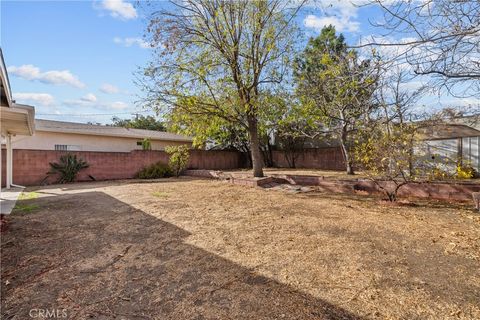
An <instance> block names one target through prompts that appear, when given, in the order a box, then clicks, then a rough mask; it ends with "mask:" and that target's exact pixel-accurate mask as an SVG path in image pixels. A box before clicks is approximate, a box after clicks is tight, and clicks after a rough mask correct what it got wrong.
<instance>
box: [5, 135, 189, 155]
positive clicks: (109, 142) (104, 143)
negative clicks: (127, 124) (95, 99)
mask: <svg viewBox="0 0 480 320" xmlns="http://www.w3.org/2000/svg"><path fill="white" fill-rule="evenodd" d="M137 141H142V139H136V138H125V137H109V136H97V135H86V134H74V133H59V132H47V131H36V132H35V134H34V135H33V136H31V137H24V136H18V137H15V138H14V139H13V148H14V149H32V150H55V145H68V146H71V148H69V149H70V150H78V151H104V152H130V151H132V150H141V149H142V146H138V145H137ZM182 144H190V143H188V142H178V141H162V140H151V145H152V150H164V148H165V147H166V146H171V145H182Z"/></svg>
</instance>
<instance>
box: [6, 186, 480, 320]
mask: <svg viewBox="0 0 480 320" xmlns="http://www.w3.org/2000/svg"><path fill="white" fill-rule="evenodd" d="M7 221H8V225H7V227H8V228H7V230H6V231H4V232H2V235H1V237H2V239H1V240H2V241H1V250H2V252H1V262H2V270H1V272H2V279H1V281H2V282H1V294H2V297H1V303H2V310H1V312H2V317H1V318H2V319H29V318H30V316H31V315H32V311H31V310H34V311H33V316H35V315H38V314H39V312H40V311H41V310H43V311H41V312H44V311H45V310H49V311H50V312H51V311H52V310H55V311H57V312H59V311H58V310H61V311H60V314H61V315H62V313H61V312H63V311H64V312H66V314H67V315H68V318H70V319H480V270H479V266H480V215H479V214H478V213H475V212H474V211H473V210H472V208H471V205H470V204H468V205H451V204H445V203H441V202H430V203H426V202H422V203H418V204H417V205H405V206H389V205H383V204H382V203H381V202H379V201H378V199H375V198H369V197H355V196H351V195H348V196H347V195H332V194H323V193H317V192H311V193H300V194H291V193H286V192H283V191H278V190H263V189H256V188H248V187H242V186H237V185H232V184H228V183H225V182H220V181H210V180H194V179H189V178H181V179H161V180H157V181H155V182H139V181H116V182H95V183H79V184H71V185H62V186H58V185H57V186H50V187H41V188H30V189H29V190H27V193H26V194H25V195H24V196H23V198H22V200H21V201H19V202H18V204H17V209H16V210H15V211H14V213H13V214H12V215H11V216H9V217H8V218H7ZM29 313H30V315H29ZM37 318H38V317H37Z"/></svg>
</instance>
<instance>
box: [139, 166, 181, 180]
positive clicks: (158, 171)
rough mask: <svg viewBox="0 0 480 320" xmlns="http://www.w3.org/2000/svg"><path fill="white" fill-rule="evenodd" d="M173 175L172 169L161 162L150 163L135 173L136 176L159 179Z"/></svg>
mask: <svg viewBox="0 0 480 320" xmlns="http://www.w3.org/2000/svg"><path fill="white" fill-rule="evenodd" d="M171 176H172V171H171V170H170V168H169V167H168V166H167V165H165V164H163V163H161V162H157V163H154V164H152V165H149V166H147V167H145V168H143V169H142V170H140V171H139V172H137V174H136V175H135V177H136V178H138V179H159V178H166V177H171Z"/></svg>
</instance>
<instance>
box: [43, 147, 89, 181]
mask: <svg viewBox="0 0 480 320" xmlns="http://www.w3.org/2000/svg"><path fill="white" fill-rule="evenodd" d="M88 167H89V165H88V163H87V162H86V161H84V160H83V159H77V156H76V155H74V154H71V153H68V154H66V155H63V156H61V157H60V161H59V162H50V171H49V172H47V175H52V174H58V175H59V178H58V180H57V183H68V182H73V181H75V178H76V177H77V174H78V173H79V172H80V170H83V169H85V168H88Z"/></svg>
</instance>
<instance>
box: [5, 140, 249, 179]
mask: <svg viewBox="0 0 480 320" xmlns="http://www.w3.org/2000/svg"><path fill="white" fill-rule="evenodd" d="M65 153H67V152H65V151H52V150H25V149H14V150H13V183H15V184H19V185H24V186H31V185H38V184H40V183H41V182H42V180H43V179H44V178H45V176H46V174H47V172H48V171H49V170H50V165H49V163H50V162H57V161H58V159H59V158H60V156H61V155H62V154H65ZM70 153H73V154H76V155H77V156H78V157H80V158H82V159H84V160H85V161H87V162H88V164H89V165H90V167H89V168H87V169H85V170H82V171H81V172H80V174H79V176H78V180H79V181H91V178H90V177H89V175H91V176H93V177H95V179H96V180H114V179H129V178H133V177H134V176H135V173H137V172H138V171H139V170H140V169H142V168H143V167H145V166H147V165H150V164H152V163H156V162H159V161H161V162H163V163H165V164H166V163H167V162H168V155H167V154H166V153H165V152H164V151H142V150H135V151H131V152H93V151H75V152H70ZM243 159H244V157H243V156H242V154H241V153H239V152H233V151H205V150H192V151H191V153H190V162H189V166H188V167H189V168H192V169H214V170H224V169H235V168H241V167H243V165H244V163H243ZM2 162H3V163H2V171H3V172H2V180H3V181H2V186H4V185H5V167H6V150H5V149H4V150H2ZM49 181H52V180H49Z"/></svg>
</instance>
